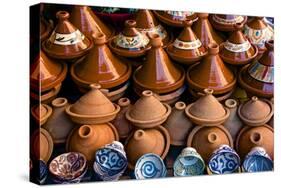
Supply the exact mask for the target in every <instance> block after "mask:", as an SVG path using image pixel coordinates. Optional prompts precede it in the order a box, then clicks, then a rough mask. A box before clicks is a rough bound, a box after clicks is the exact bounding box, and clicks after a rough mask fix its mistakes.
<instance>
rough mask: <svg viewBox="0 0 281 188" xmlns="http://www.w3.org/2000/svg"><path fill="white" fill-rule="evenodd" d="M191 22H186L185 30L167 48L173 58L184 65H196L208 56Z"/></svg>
mask: <svg viewBox="0 0 281 188" xmlns="http://www.w3.org/2000/svg"><path fill="white" fill-rule="evenodd" d="M192 23H193V22H192V21H191V20H187V21H184V29H183V31H182V32H181V33H180V35H179V36H178V38H176V40H175V41H174V43H173V44H170V45H169V46H168V47H167V52H168V54H169V55H170V56H171V58H172V59H173V60H175V61H178V62H180V63H183V64H191V63H195V62H197V61H199V60H201V59H202V57H203V56H205V55H206V54H207V50H206V49H205V47H204V46H203V45H202V43H201V41H200V40H199V39H198V38H197V36H196V34H195V33H194V32H193V31H192V29H191V25H192Z"/></svg>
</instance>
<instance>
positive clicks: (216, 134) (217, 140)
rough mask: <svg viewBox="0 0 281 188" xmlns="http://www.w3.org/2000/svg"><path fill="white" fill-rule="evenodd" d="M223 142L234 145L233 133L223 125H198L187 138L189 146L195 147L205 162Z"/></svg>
mask: <svg viewBox="0 0 281 188" xmlns="http://www.w3.org/2000/svg"><path fill="white" fill-rule="evenodd" d="M223 144H226V145H229V146H230V147H233V141H232V138H231V135H230V134H229V132H228V130H227V129H226V128H225V127H223V126H222V125H216V126H196V127H195V128H194V129H193V130H192V131H191V132H190V134H189V136H188V139H187V146H188V147H193V148H195V149H196V151H197V152H198V153H200V155H201V156H202V158H203V159H204V161H205V162H208V161H209V158H210V157H211V155H212V153H213V151H214V150H216V149H217V148H218V147H219V146H221V145H223Z"/></svg>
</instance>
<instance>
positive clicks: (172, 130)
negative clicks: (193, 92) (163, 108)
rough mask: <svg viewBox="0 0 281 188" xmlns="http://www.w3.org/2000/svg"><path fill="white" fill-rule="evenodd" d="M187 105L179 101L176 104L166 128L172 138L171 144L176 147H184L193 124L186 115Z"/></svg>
mask: <svg viewBox="0 0 281 188" xmlns="http://www.w3.org/2000/svg"><path fill="white" fill-rule="evenodd" d="M185 108H186V105H185V103H184V102H182V101H179V102H177V103H176V104H175V106H174V107H173V109H172V112H171V114H170V115H169V117H168V119H167V121H165V123H164V127H165V128H166V129H167V130H168V132H169V134H170V137H171V144H172V145H175V146H184V145H185V142H186V139H187V136H188V134H189V133H190V131H191V129H192V127H193V124H192V122H191V121H190V120H189V119H188V118H187V116H186V115H185V112H184V110H185Z"/></svg>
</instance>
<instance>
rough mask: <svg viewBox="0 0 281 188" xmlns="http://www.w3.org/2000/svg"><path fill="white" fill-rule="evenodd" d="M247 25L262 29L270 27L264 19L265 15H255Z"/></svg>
mask: <svg viewBox="0 0 281 188" xmlns="http://www.w3.org/2000/svg"><path fill="white" fill-rule="evenodd" d="M247 26H248V27H250V28H252V29H255V30H262V29H265V28H267V27H268V25H267V23H266V22H265V21H264V17H260V16H256V17H254V18H253V19H252V20H251V21H249V22H248V23H247Z"/></svg>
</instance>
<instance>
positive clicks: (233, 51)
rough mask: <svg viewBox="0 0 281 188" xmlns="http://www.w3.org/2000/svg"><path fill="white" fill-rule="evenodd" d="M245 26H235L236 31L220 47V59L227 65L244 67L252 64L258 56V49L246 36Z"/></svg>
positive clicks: (239, 24) (238, 24)
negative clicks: (243, 30)
mask: <svg viewBox="0 0 281 188" xmlns="http://www.w3.org/2000/svg"><path fill="white" fill-rule="evenodd" d="M243 26H244V25H243V24H241V23H237V24H235V25H234V28H235V29H236V30H235V31H233V32H232V33H231V35H230V37H229V38H228V39H227V40H226V41H225V42H224V43H222V44H221V45H220V57H221V58H222V59H223V61H225V62H226V63H229V64H232V65H244V64H247V63H250V62H251V61H252V60H253V59H254V58H256V56H257V55H258V48H257V47H256V46H255V45H253V44H251V43H250V42H249V40H248V39H247V38H246V37H245V36H244V34H243V32H242V28H243Z"/></svg>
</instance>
